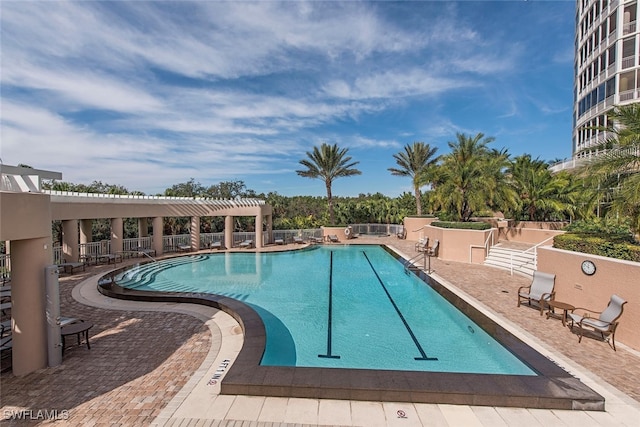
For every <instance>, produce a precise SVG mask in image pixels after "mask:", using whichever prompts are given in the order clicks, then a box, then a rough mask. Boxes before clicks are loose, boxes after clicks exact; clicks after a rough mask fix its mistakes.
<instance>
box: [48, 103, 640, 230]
mask: <svg viewBox="0 0 640 427" xmlns="http://www.w3.org/2000/svg"><path fill="white" fill-rule="evenodd" d="M609 118H610V120H609V123H608V125H607V127H605V128H598V129H600V130H607V132H608V135H609V138H608V139H607V140H606V141H603V142H602V144H601V145H602V146H598V147H595V148H602V149H605V150H607V151H606V154H604V155H601V156H598V157H597V159H596V160H594V161H591V162H587V163H586V165H585V166H583V167H581V168H579V169H577V170H574V171H572V172H571V173H570V172H567V171H561V172H559V173H551V171H550V170H549V166H550V165H549V162H547V161H544V160H540V159H539V158H533V157H532V156H531V155H530V154H523V155H519V156H515V157H513V156H511V155H510V154H509V153H508V151H507V150H506V149H504V148H494V147H492V146H491V145H492V144H493V143H494V142H495V139H494V138H493V137H488V136H485V135H484V134H483V133H477V134H476V135H467V134H463V133H458V134H456V136H455V139H453V140H452V141H450V142H448V147H449V152H448V153H446V154H441V155H438V149H437V148H436V147H432V146H431V145H430V144H428V143H425V142H413V143H412V144H407V145H405V146H404V147H403V149H402V150H401V151H400V152H398V153H396V154H394V155H393V158H394V160H395V162H396V167H391V168H388V172H389V173H390V174H391V175H393V176H398V177H405V178H409V179H411V184H412V187H413V194H411V193H407V192H405V193H402V194H400V195H399V196H397V197H389V196H386V195H383V194H380V193H375V194H360V195H358V196H357V197H336V196H334V195H333V194H332V184H333V182H334V180H335V179H338V178H343V177H349V176H354V175H358V174H360V173H361V172H360V171H359V170H358V169H357V165H358V164H359V162H358V161H355V160H353V159H352V157H351V156H349V153H348V149H346V148H340V147H338V145H337V144H333V145H330V144H327V143H323V144H321V145H320V146H316V147H313V149H312V150H311V151H309V152H307V153H306V158H304V159H302V160H300V162H299V164H300V165H301V166H302V168H301V169H300V170H297V171H296V173H297V174H298V175H299V176H302V177H308V178H313V179H319V180H321V181H323V183H324V184H325V188H326V192H327V195H326V197H314V196H304V195H300V196H283V195H281V194H278V193H277V192H269V193H267V194H264V193H260V194H258V193H256V192H255V191H254V190H252V189H249V188H247V186H246V184H245V183H244V181H241V180H233V181H223V182H220V183H218V184H215V185H211V186H208V187H207V186H204V185H202V184H201V183H199V182H196V181H195V180H194V179H193V178H191V179H189V180H188V181H187V182H184V183H178V184H175V185H173V186H171V187H169V188H167V189H165V191H164V192H163V193H162V194H158V195H164V196H180V197H211V198H223V199H234V198H238V197H242V198H259V199H263V200H265V202H266V203H268V204H269V205H271V206H272V207H273V226H274V228H275V229H301V228H317V227H319V226H322V225H347V224H354V223H401V222H402V220H403V218H404V217H406V216H411V215H423V214H427V215H434V216H438V217H439V218H440V219H442V220H452V221H471V220H473V218H474V217H478V216H493V215H494V214H495V213H497V212H500V213H502V214H503V215H504V216H505V217H506V218H512V219H515V220H531V221H563V220H570V221H573V220H592V219H593V218H596V217H605V216H608V217H610V218H615V219H616V221H617V222H624V223H627V224H628V225H629V226H631V228H632V229H633V230H638V229H639V226H640V220H639V219H640V175H638V174H637V171H638V170H639V169H638V166H639V164H638V163H639V159H640V157H639V153H640V108H639V107H638V105H637V104H632V105H630V106H626V107H618V108H616V109H614V110H613V111H611V112H610V113H609ZM592 149H593V147H592ZM44 188H48V189H52V190H63V191H78V192H90V193H91V192H100V193H109V194H140V195H143V194H144V193H142V192H140V191H129V190H128V189H126V188H124V187H122V186H120V185H113V184H105V183H102V182H100V181H95V182H93V183H92V184H89V185H83V184H73V183H69V182H56V181H52V182H48V183H45V184H44ZM94 222H95V223H97V225H95V227H96V230H94V232H95V233H96V235H97V236H96V237H98V238H99V237H100V236H108V235H109V233H108V224H104V225H102V226H101V225H100V222H99V221H94ZM254 226H255V224H254V223H253V219H252V218H237V220H236V224H235V225H234V227H235V228H236V230H237V231H253V228H254ZM136 227H137V225H135V224H134V223H133V220H131V221H129V222H127V221H125V234H128V233H130V234H131V235H132V236H131V237H133V236H135V235H137V234H136V233H137V231H136V230H137V228H136ZM201 227H202V230H201V231H202V232H219V231H222V230H223V228H224V219H223V218H216V217H212V218H203V219H202V220H201ZM187 228H188V219H186V218H167V219H166V220H165V233H166V234H179V233H183V232H186V230H187Z"/></svg>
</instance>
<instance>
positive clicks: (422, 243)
mask: <svg viewBox="0 0 640 427" xmlns="http://www.w3.org/2000/svg"><path fill="white" fill-rule="evenodd" d="M428 247H429V238H428V237H423V238H422V239H420V240H418V242H417V243H416V245H415V249H416V251H418V252H424V251H426V250H427V248H428Z"/></svg>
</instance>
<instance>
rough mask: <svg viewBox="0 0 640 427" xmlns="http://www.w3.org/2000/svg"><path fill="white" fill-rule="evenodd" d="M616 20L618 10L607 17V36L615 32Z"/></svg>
mask: <svg viewBox="0 0 640 427" xmlns="http://www.w3.org/2000/svg"><path fill="white" fill-rule="evenodd" d="M617 20H618V9H616V10H614V11H613V13H612V14H611V15H610V16H609V34H611V33H613V32H614V31H615V30H616V21H617Z"/></svg>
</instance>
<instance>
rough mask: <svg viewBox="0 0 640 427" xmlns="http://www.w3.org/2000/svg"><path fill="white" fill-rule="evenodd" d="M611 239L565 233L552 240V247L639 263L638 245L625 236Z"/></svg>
mask: <svg viewBox="0 0 640 427" xmlns="http://www.w3.org/2000/svg"><path fill="white" fill-rule="evenodd" d="M612 237H613V236H612V235H609V234H597V233H565V234H561V235H558V236H556V237H555V238H554V239H553V247H554V248H558V249H565V250H568V251H575V252H583V253H586V254H592V255H601V256H605V257H609V258H616V259H624V260H628V261H635V262H640V245H636V244H633V243H632V242H630V241H629V239H628V237H627V236H623V237H621V238H615V237H613V238H612Z"/></svg>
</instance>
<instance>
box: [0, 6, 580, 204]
mask: <svg viewBox="0 0 640 427" xmlns="http://www.w3.org/2000/svg"><path fill="white" fill-rule="evenodd" d="M574 25H575V1H573V0H566V1H534V0H530V1H461V2H452V1H404V2H391V1H377V2H366V1H363V2H360V1H329V2H319V1H286V2H278V1H254V2H249V1H247V2H243V1H233V2H221V1H193V2H190V1H72V2H67V1H55V2H52V1H29V0H27V1H7V0H1V1H0V43H1V45H0V47H1V51H0V55H1V57H0V60H1V68H0V84H1V86H0V158H1V159H2V162H3V164H5V165H18V164H26V165H29V166H32V167H34V168H37V169H44V170H50V171H56V172H61V173H62V176H63V179H62V180H63V181H66V182H72V183H75V184H90V183H91V182H93V181H102V182H103V183H106V184H114V185H122V186H124V187H126V188H127V189H128V190H130V191H136V190H137V191H143V192H145V193H146V194H158V193H162V192H164V190H165V189H166V188H168V187H171V186H172V185H174V184H178V183H184V182H187V181H188V180H190V179H192V178H193V179H194V180H195V181H196V182H199V183H200V184H202V185H204V186H205V187H208V186H210V185H215V184H218V183H219V182H222V181H235V180H241V181H243V182H244V183H245V185H246V187H247V188H248V189H251V190H254V191H256V192H257V193H265V194H267V193H269V192H277V193H278V194H281V195H284V196H295V195H310V196H325V195H326V190H325V186H324V183H323V182H322V181H321V180H319V179H310V178H305V177H301V176H298V175H297V174H296V170H300V169H304V168H303V167H302V166H301V165H300V164H299V162H300V160H302V159H306V158H307V155H306V153H307V152H310V151H311V150H312V149H313V147H314V146H319V145H320V144H322V143H324V142H326V143H329V144H338V146H339V147H341V148H346V149H348V155H350V156H351V157H352V160H353V161H357V162H359V163H358V164H357V165H356V168H357V169H359V170H360V171H361V172H362V174H361V175H358V176H352V177H344V178H338V179H336V180H335V181H334V183H333V187H332V188H333V194H334V196H357V195H358V194H374V193H378V192H379V193H383V194H385V195H387V196H390V197H397V196H400V195H401V194H402V193H404V192H412V188H411V180H410V178H406V177H397V176H393V175H391V174H390V172H389V171H388V168H391V167H396V166H397V165H396V163H395V159H394V158H393V155H394V154H396V153H399V152H401V151H403V149H404V147H405V146H406V145H407V144H412V143H413V142H416V141H421V142H425V143H428V144H430V145H431V146H432V147H437V148H438V151H437V154H438V155H440V154H447V153H448V152H449V151H450V149H449V145H448V142H450V141H455V139H456V134H457V133H463V134H466V135H476V134H477V133H479V132H482V133H483V134H485V135H486V136H491V137H495V142H493V143H492V144H491V145H490V147H493V148H496V149H501V148H507V149H508V151H509V153H510V154H511V155H512V156H517V155H521V154H524V153H528V154H531V155H532V156H533V157H534V158H540V159H542V160H555V159H562V158H568V157H571V131H572V128H571V126H572V106H573V104H572V102H573V101H572V98H573V58H574V52H573V39H574Z"/></svg>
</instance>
